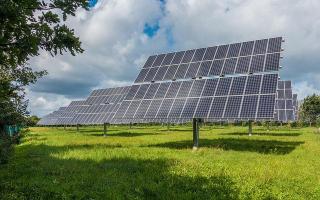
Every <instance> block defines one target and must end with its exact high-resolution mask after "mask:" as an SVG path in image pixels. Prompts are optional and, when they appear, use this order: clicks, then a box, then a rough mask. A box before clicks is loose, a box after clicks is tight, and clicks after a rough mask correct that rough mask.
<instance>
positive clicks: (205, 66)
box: [135, 37, 282, 83]
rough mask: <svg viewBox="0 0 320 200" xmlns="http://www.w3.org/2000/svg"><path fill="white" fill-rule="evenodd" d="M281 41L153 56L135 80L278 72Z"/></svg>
mask: <svg viewBox="0 0 320 200" xmlns="http://www.w3.org/2000/svg"><path fill="white" fill-rule="evenodd" d="M281 43H282V38H281V37H277V38H270V39H262V40H256V41H249V42H243V43H234V44H227V45H219V46H213V47H207V48H200V49H191V50H187V51H180V52H171V53H167V54H159V55H153V56H150V57H149V58H148V59H147V61H146V63H145V65H144V66H143V69H142V70H141V71H140V73H139V75H138V77H137V79H136V80H135V83H143V82H151V81H160V80H172V79H181V78H193V77H203V76H220V75H227V74H246V73H256V72H270V71H278V69H279V62H280V52H281ZM208 61H210V62H208Z"/></svg>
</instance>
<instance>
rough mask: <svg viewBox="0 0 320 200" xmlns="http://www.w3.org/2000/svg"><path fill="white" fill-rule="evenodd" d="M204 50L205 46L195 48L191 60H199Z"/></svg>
mask: <svg viewBox="0 0 320 200" xmlns="http://www.w3.org/2000/svg"><path fill="white" fill-rule="evenodd" d="M205 51H206V48H201V49H197V50H196V52H195V54H194V56H193V58H192V62H197V61H201V60H202V57H203V55H204V53H205Z"/></svg>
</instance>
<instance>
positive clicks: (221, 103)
mask: <svg viewBox="0 0 320 200" xmlns="http://www.w3.org/2000/svg"><path fill="white" fill-rule="evenodd" d="M281 43H282V38H281V37H278V38H271V39H263V40H256V41H250V42H243V43H235V44H230V45H220V46H215V47H208V48H201V49H194V50H188V51H181V52H174V53H168V54H160V55H154V56H150V57H149V58H148V60H147V61H146V63H145V65H144V66H143V68H142V70H141V72H140V74H139V75H138V77H137V79H136V81H135V83H134V84H133V86H132V87H131V89H130V90H129V92H128V94H127V96H126V98H125V99H124V101H123V102H122V104H121V106H120V108H119V110H118V112H117V113H116V115H115V117H114V118H115V120H116V121H121V122H123V123H128V122H149V121H158V122H159V121H160V122H161V121H168V120H169V121H171V120H172V119H184V120H190V119H192V118H210V119H215V120H221V119H222V120H240V119H253V120H262V119H273V118H274V104H275V95H276V90H277V82H278V70H279V62H280V52H281Z"/></svg>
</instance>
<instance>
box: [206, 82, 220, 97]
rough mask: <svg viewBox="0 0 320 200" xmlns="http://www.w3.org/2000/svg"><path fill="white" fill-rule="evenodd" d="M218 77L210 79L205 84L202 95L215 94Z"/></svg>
mask: <svg viewBox="0 0 320 200" xmlns="http://www.w3.org/2000/svg"><path fill="white" fill-rule="evenodd" d="M217 83H218V79H208V80H207V81H206V84H205V86H204V89H203V92H202V96H214V94H215V89H216V86H217Z"/></svg>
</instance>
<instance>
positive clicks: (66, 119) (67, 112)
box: [56, 100, 88, 125]
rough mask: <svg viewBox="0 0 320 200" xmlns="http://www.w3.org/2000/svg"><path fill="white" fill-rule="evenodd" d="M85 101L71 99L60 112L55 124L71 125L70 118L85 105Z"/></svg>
mask: <svg viewBox="0 0 320 200" xmlns="http://www.w3.org/2000/svg"><path fill="white" fill-rule="evenodd" d="M87 106H88V104H86V101H84V100H83V101H72V102H71V103H70V104H69V105H68V106H67V107H66V109H64V111H63V112H62V113H61V115H60V117H59V118H58V120H57V122H56V124H57V125H73V123H72V119H73V118H74V117H75V116H76V114H77V113H78V112H79V111H81V110H83V109H84V108H85V107H87Z"/></svg>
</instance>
